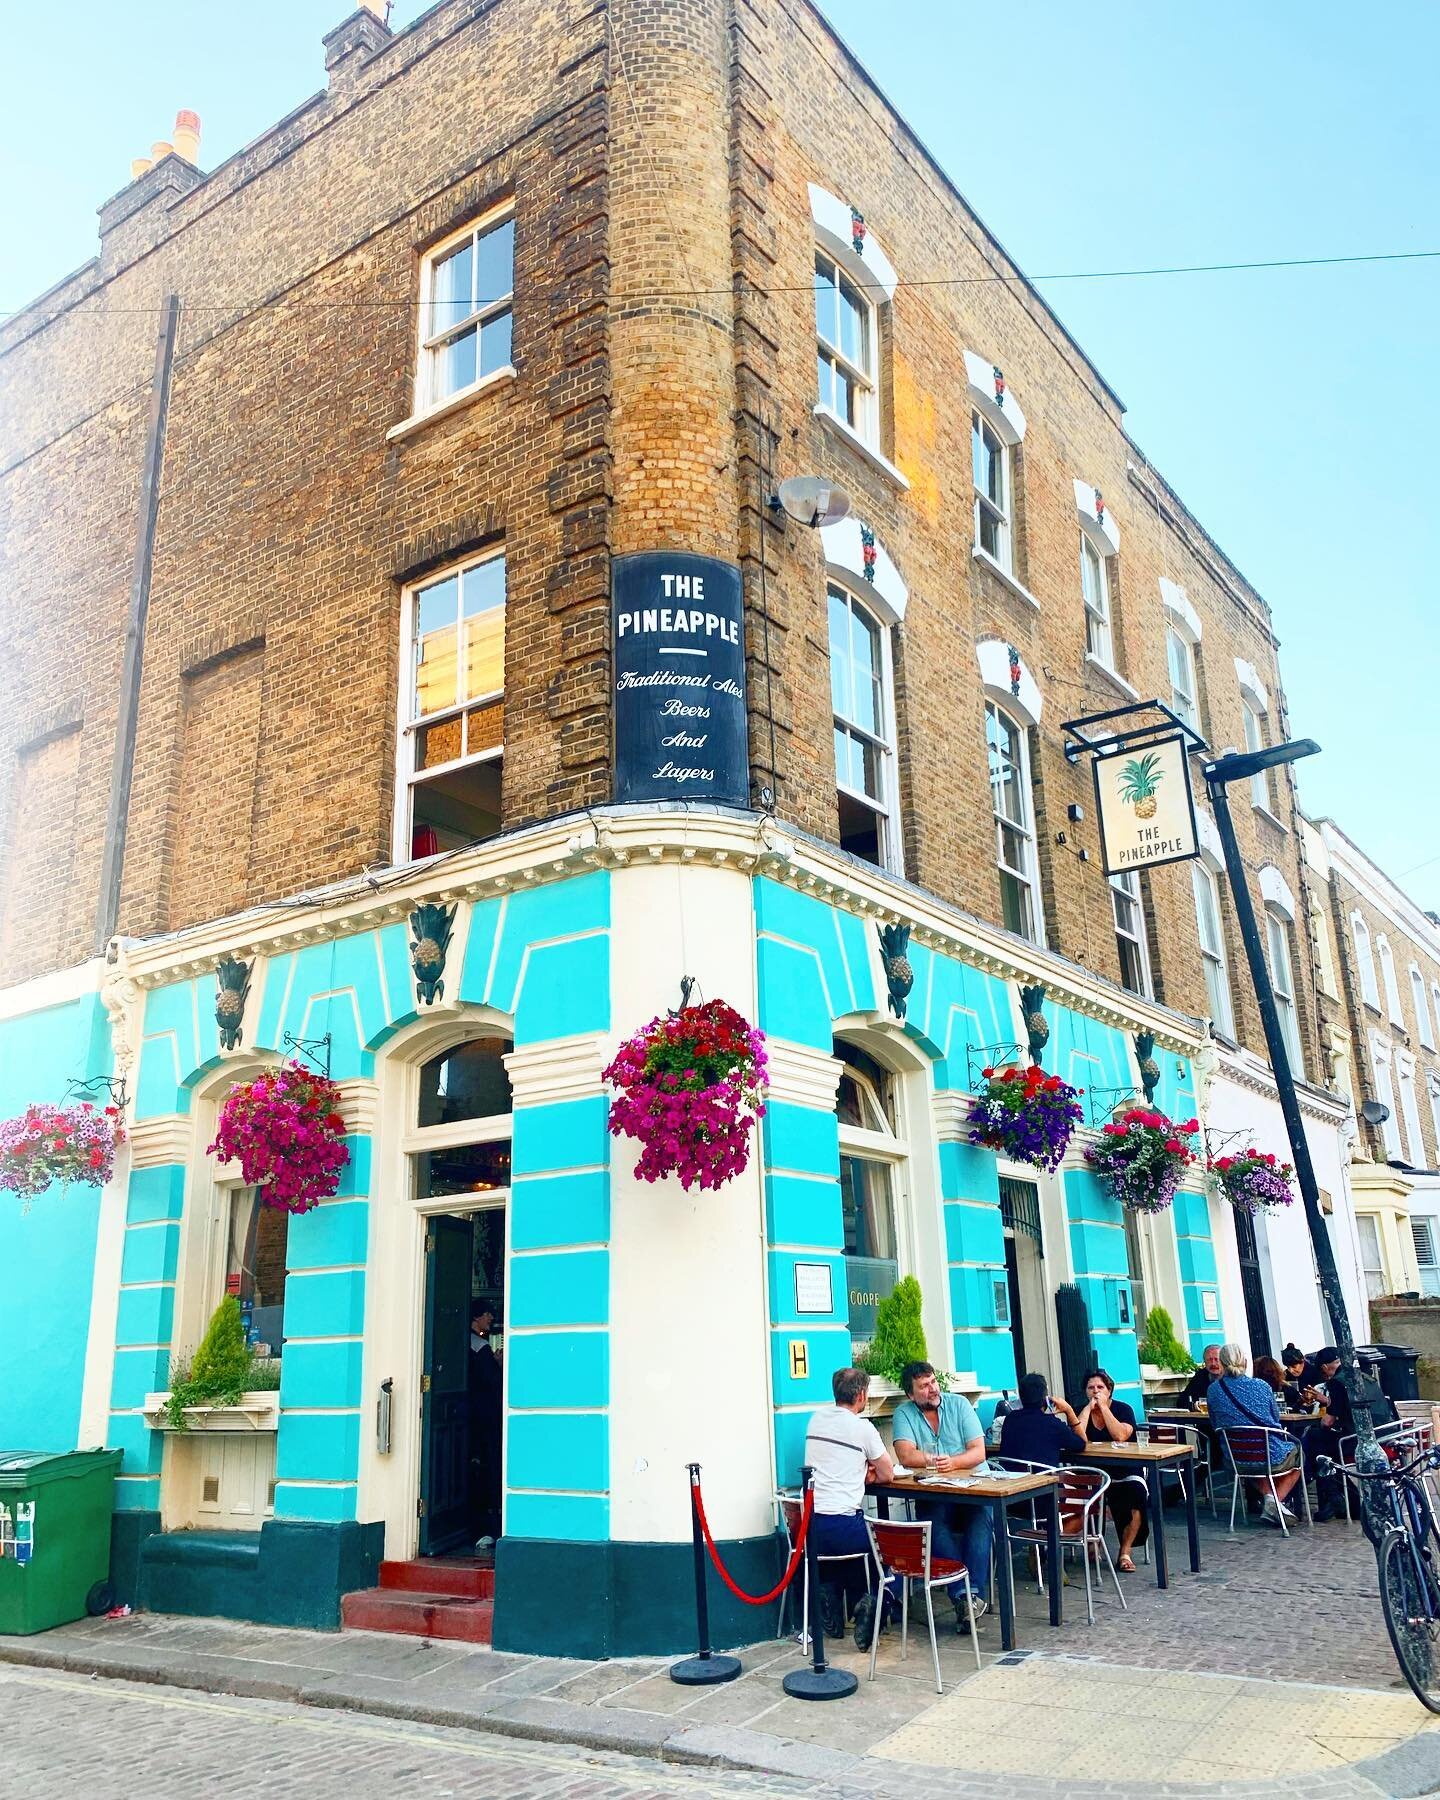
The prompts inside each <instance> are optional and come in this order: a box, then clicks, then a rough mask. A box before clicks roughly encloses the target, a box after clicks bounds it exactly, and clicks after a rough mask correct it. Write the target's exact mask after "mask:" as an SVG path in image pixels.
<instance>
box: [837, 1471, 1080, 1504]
mask: <svg viewBox="0 0 1440 1800" xmlns="http://www.w3.org/2000/svg"><path fill="white" fill-rule="evenodd" d="M1057 1479H1058V1477H1057V1476H1056V1475H1054V1474H1050V1473H1041V1472H1040V1471H1039V1470H1032V1471H1031V1472H1029V1473H1027V1474H1021V1473H1018V1472H1017V1473H1016V1474H1014V1475H936V1476H926V1478H925V1479H924V1480H923V1481H917V1480H916V1479H915V1477H914V1476H903V1475H902V1476H901V1477H900V1478H899V1479H898V1480H891V1481H877V1482H874V1483H873V1484H872V1485H871V1487H870V1488H869V1489H868V1490H867V1491H868V1492H870V1493H872V1494H875V1493H886V1494H936V1495H939V1496H941V1497H942V1498H943V1497H944V1496H945V1495H947V1494H948V1495H951V1496H953V1497H955V1498H957V1499H966V1500H1006V1499H1009V1498H1010V1496H1011V1495H1012V1494H1036V1493H1040V1492H1041V1491H1042V1490H1043V1489H1045V1488H1049V1487H1054V1485H1055V1483H1056V1480H1057Z"/></svg>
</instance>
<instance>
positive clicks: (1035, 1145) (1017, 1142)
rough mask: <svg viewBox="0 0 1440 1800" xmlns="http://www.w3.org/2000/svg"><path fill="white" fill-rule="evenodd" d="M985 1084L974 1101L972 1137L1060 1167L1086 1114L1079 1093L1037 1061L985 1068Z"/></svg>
mask: <svg viewBox="0 0 1440 1800" xmlns="http://www.w3.org/2000/svg"><path fill="white" fill-rule="evenodd" d="M981 1073H982V1075H983V1076H984V1078H985V1086H984V1087H983V1088H981V1090H980V1092H979V1093H978V1094H977V1095H976V1096H975V1099H974V1101H973V1103H972V1105H971V1107H970V1117H969V1120H968V1121H967V1123H968V1124H969V1126H970V1142H971V1143H972V1144H980V1145H982V1146H983V1147H984V1148H985V1149H987V1150H997V1151H999V1152H1000V1153H1001V1154H1002V1155H1004V1156H1008V1157H1010V1158H1011V1159H1012V1160H1013V1161H1015V1162H1024V1163H1029V1164H1030V1165H1031V1166H1032V1167H1033V1168H1036V1169H1046V1170H1051V1169H1057V1168H1059V1166H1060V1163H1061V1160H1062V1159H1063V1157H1064V1155H1065V1151H1066V1149H1067V1148H1068V1146H1069V1143H1070V1138H1071V1134H1072V1133H1073V1132H1074V1130H1075V1127H1076V1125H1078V1124H1079V1122H1080V1120H1081V1119H1082V1118H1083V1116H1084V1115H1083V1113H1082V1112H1081V1109H1080V1104H1079V1095H1080V1094H1082V1093H1083V1092H1084V1089H1083V1088H1073V1087H1071V1086H1070V1084H1069V1082H1067V1081H1062V1080H1061V1079H1060V1077H1059V1076H1058V1075H1047V1074H1046V1073H1045V1071H1044V1070H1043V1069H1042V1068H1040V1067H1039V1066H1038V1065H1037V1064H1035V1063H1032V1064H1031V1065H1030V1067H1029V1068H1028V1069H1022V1068H1020V1067H1019V1065H1018V1064H1015V1065H1012V1066H1011V1067H1009V1068H1006V1069H1000V1070H995V1069H984V1070H982V1071H981Z"/></svg>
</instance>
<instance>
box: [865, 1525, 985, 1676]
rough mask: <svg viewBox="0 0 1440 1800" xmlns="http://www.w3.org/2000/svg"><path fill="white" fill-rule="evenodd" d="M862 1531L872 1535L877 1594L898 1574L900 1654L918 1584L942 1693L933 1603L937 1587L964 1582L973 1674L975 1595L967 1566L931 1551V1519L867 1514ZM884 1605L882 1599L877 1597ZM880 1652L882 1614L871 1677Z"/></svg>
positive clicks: (877, 1622)
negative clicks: (913, 1589)
mask: <svg viewBox="0 0 1440 1800" xmlns="http://www.w3.org/2000/svg"><path fill="white" fill-rule="evenodd" d="M865 1530H866V1533H867V1534H868V1536H869V1539H870V1552H871V1555H872V1556H873V1557H874V1559H875V1570H876V1574H877V1575H878V1577H879V1582H880V1593H881V1594H882V1595H883V1594H884V1591H885V1578H886V1576H887V1575H898V1576H899V1577H900V1655H901V1657H902V1658H904V1657H906V1656H908V1655H909V1654H910V1584H911V1582H913V1581H918V1582H919V1583H920V1588H921V1592H922V1593H923V1594H924V1596H925V1622H926V1624H927V1625H928V1626H929V1627H930V1655H931V1658H932V1659H933V1661H934V1664H935V1692H936V1693H937V1694H943V1693H944V1692H945V1686H944V1683H943V1682H942V1681H941V1679H940V1644H939V1640H938V1639H937V1638H936V1636H935V1603H934V1600H933V1598H932V1596H933V1594H934V1592H935V1589H936V1588H937V1587H943V1588H948V1587H950V1586H951V1585H952V1584H953V1583H954V1582H956V1581H959V1582H962V1583H963V1584H964V1587H965V1611H966V1613H967V1614H968V1615H969V1619H970V1643H971V1646H972V1648H973V1649H974V1651H975V1669H976V1673H977V1674H978V1673H979V1670H980V1666H981V1665H980V1634H979V1632H977V1631H976V1629H975V1596H974V1594H973V1593H972V1592H971V1588H970V1571H969V1570H968V1569H967V1568H966V1566H965V1564H964V1563H963V1562H959V1561H956V1560H953V1559H952V1558H950V1557H948V1556H935V1555H934V1554H933V1553H932V1551H931V1546H930V1536H931V1532H932V1530H933V1521H932V1520H930V1519H916V1520H901V1519H866V1521H865ZM881 1604H882V1606H883V1600H882V1602H881ZM879 1652H880V1619H879V1617H878V1616H877V1618H876V1620H875V1635H874V1637H873V1638H871V1640H870V1679H871V1680H872V1681H873V1680H874V1679H875V1659H876V1657H877V1656H878V1655H879Z"/></svg>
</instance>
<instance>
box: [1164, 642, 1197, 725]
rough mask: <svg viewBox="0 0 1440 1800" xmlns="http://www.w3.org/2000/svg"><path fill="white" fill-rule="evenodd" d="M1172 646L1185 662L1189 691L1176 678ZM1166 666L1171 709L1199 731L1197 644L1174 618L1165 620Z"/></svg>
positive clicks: (1183, 662)
mask: <svg viewBox="0 0 1440 1800" xmlns="http://www.w3.org/2000/svg"><path fill="white" fill-rule="evenodd" d="M1172 648H1173V649H1175V650H1178V651H1179V661H1180V662H1181V663H1182V664H1183V667H1184V673H1185V676H1186V678H1187V679H1188V681H1189V684H1190V687H1189V692H1188V693H1187V692H1186V690H1185V689H1184V688H1182V687H1180V686H1179V685H1178V684H1177V682H1176V680H1175V660H1176V659H1175V658H1174V657H1173V656H1172V655H1171V650H1172ZM1165 667H1166V670H1167V671H1168V673H1169V676H1170V708H1171V711H1172V712H1174V713H1176V714H1177V715H1178V716H1179V717H1180V718H1181V719H1183V720H1184V721H1185V723H1186V724H1187V725H1188V726H1189V727H1190V729H1191V730H1192V731H1199V730H1200V675H1199V670H1198V668H1197V666H1196V662H1195V646H1194V644H1192V643H1191V641H1190V639H1189V638H1188V637H1186V635H1185V633H1184V632H1183V631H1181V629H1180V627H1179V626H1178V625H1177V624H1176V623H1175V621H1174V620H1173V619H1167V620H1166V621H1165ZM1201 735H1202V736H1203V735H1204V734H1203V733H1202V734H1201Z"/></svg>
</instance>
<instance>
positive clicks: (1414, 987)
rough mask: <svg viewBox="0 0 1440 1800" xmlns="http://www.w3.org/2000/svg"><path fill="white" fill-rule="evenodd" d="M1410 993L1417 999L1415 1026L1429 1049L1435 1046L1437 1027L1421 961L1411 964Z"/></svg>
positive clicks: (1421, 1040) (1422, 1041)
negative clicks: (1422, 972) (1421, 969)
mask: <svg viewBox="0 0 1440 1800" xmlns="http://www.w3.org/2000/svg"><path fill="white" fill-rule="evenodd" d="M1410 993H1411V996H1412V998H1413V999H1414V1001H1415V1027H1416V1030H1417V1031H1418V1032H1419V1034H1420V1042H1421V1043H1422V1044H1423V1045H1424V1047H1425V1048H1426V1049H1427V1050H1433V1049H1434V1048H1435V1028H1434V1024H1433V1022H1432V1020H1431V1015H1430V1002H1429V999H1428V998H1427V996H1426V993H1425V977H1424V976H1423V975H1422V974H1421V972H1420V965H1419V963H1413V962H1412V963H1411V965H1410Z"/></svg>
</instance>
